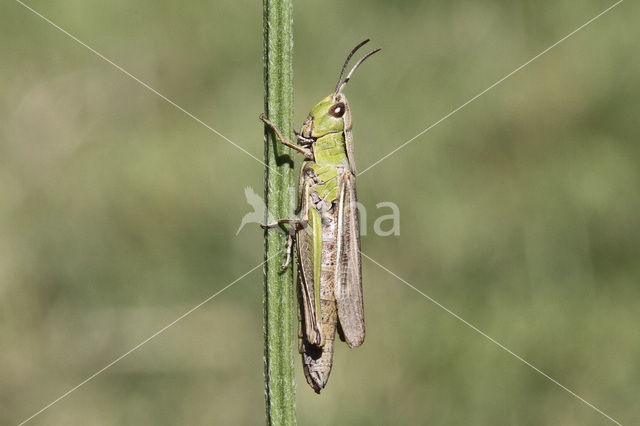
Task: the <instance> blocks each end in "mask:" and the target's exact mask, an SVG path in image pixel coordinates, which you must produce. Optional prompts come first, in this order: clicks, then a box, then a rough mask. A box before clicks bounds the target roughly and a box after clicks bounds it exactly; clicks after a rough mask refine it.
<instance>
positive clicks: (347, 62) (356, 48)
mask: <svg viewBox="0 0 640 426" xmlns="http://www.w3.org/2000/svg"><path fill="white" fill-rule="evenodd" d="M369 40H371V39H370V38H368V39H366V40H365V41H361V42H360V43H359V44H358V45H357V46H356V47H354V48H353V50H351V53H349V56H347V60H346V61H344V65H343V66H342V71H340V77H338V84H336V90H335V92H333V93H334V94H336V93H338V92H339V90H338V88H339V87H340V83H341V82H342V76H343V75H344V70H346V69H347V65H349V61H350V60H351V57H352V56H353V55H354V54H355V53H356V52H357V51H358V49H360V48H361V47H362V46H364V45H365V44H367V43H369Z"/></svg>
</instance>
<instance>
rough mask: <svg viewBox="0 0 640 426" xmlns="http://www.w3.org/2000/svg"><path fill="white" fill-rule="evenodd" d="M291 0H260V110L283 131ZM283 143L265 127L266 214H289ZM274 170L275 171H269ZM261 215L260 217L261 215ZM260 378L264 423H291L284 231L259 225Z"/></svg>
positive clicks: (288, 106)
mask: <svg viewBox="0 0 640 426" xmlns="http://www.w3.org/2000/svg"><path fill="white" fill-rule="evenodd" d="M292 23H293V20H292V6H291V0H263V26H264V85H265V97H264V104H265V114H266V116H267V117H268V118H269V119H270V120H271V121H272V122H273V123H274V124H275V125H276V126H277V127H278V128H279V129H280V130H281V131H282V133H283V134H284V135H286V136H289V137H291V136H292V133H293V132H292V130H293V29H292ZM290 154H291V153H290V150H289V148H286V147H285V146H284V145H282V144H281V143H280V141H278V140H277V139H276V137H275V135H274V133H273V131H271V130H269V129H267V128H266V127H265V138H264V158H265V163H266V164H267V165H268V166H269V167H266V168H265V201H266V204H267V210H268V212H269V216H270V217H271V218H274V219H281V218H288V217H290V216H291V214H292V210H293V209H292V206H293V205H294V199H295V195H294V194H295V193H294V189H293V171H292V166H293V162H292V160H291V155H290ZM274 170H276V171H277V173H276V172H275V171H274ZM266 219H267V218H265V220H266ZM264 238H265V259H266V260H267V262H266V264H265V281H264V324H265V325H264V378H265V403H266V420H267V424H269V425H293V424H295V422H296V418H295V377H294V368H293V346H294V332H293V331H294V309H295V306H296V305H295V303H294V287H293V267H291V266H290V267H289V268H287V269H286V270H284V271H283V270H282V269H281V267H280V265H281V264H282V263H283V261H284V257H285V256H286V243H287V237H286V235H284V234H283V233H282V232H279V230H278V229H275V228H272V229H267V230H266V231H265V237H264Z"/></svg>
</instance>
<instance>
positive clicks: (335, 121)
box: [302, 93, 349, 139]
mask: <svg viewBox="0 0 640 426" xmlns="http://www.w3.org/2000/svg"><path fill="white" fill-rule="evenodd" d="M348 111H349V102H348V101H347V97H346V96H344V95H343V94H342V93H337V94H334V93H332V94H331V95H329V96H327V97H326V98H324V99H323V100H321V101H320V102H318V103H317V104H316V106H314V107H313V108H312V109H311V112H310V113H309V116H308V117H307V119H306V120H305V122H304V124H303V125H302V136H304V137H307V138H312V139H316V138H320V137H322V136H324V135H326V134H329V133H339V132H342V131H344V116H345V114H346V113H347V112H348Z"/></svg>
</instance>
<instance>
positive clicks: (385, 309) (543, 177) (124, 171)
mask: <svg viewBox="0 0 640 426" xmlns="http://www.w3.org/2000/svg"><path fill="white" fill-rule="evenodd" d="M28 4H29V5H31V6H33V7H34V8H36V9H37V10H38V11H40V12H41V13H43V14H44V15H45V16H47V17H49V18H50V19H51V20H53V21H54V22H55V23H57V24H58V25H60V26H61V27H63V28H65V29H66V30H68V31H70V32H71V33H72V34H74V35H76V36H77V37H78V38H79V39H81V40H83V41H84V42H86V43H88V44H89V45H90V46H92V47H94V48H95V49H96V50H98V51H99V52H101V53H103V54H104V55H106V56H108V57H109V58H111V59H112V60H114V61H115V62H116V63H118V64H120V65H121V66H123V67H124V68H125V69H127V70H128V71H130V72H132V73H133V74H135V75H136V76H138V77H139V78H140V79H141V80H143V81H145V82H146V83H148V84H150V85H151V86H153V87H154V88H156V89H158V90H159V91H160V92H161V93H163V94H164V95H166V96H168V97H169V98H171V99H172V100H174V101H175V102H176V103H177V104H179V105H181V106H182V107H184V108H185V109H187V110H188V111H190V112H191V113H193V114H194V115H196V116H197V117H199V118H201V119H202V120H203V121H205V122H207V123H208V124H210V125H212V126H213V127H214V128H216V129H217V130H219V131H220V132H221V133H223V134H224V135H226V136H228V137H229V138H231V139H232V140H233V141H235V142H236V143H238V144H239V145H241V146H242V147H244V148H245V149H247V150H248V151H249V152H251V153H253V154H254V155H256V156H258V157H262V151H263V148H262V131H263V130H262V126H261V125H260V123H259V122H258V120H257V115H258V113H259V112H261V111H262V107H263V99H262V96H263V88H262V82H263V77H262V21H261V5H260V3H258V2H245V1H210V2H200V1H192V2H186V3H180V2H175V1H150V0H145V1H136V2H130V1H122V0H117V1H112V2H99V1H95V0H91V1H86V0H85V1H80V0H72V1H64V2H63V1H55V2H46V1H43V0H37V1H36V0H32V1H30V2H29V3H28ZM611 4H613V2H611V1H604V0H597V1H596V0H593V1H591V0H589V1H582V2H572V1H568V0H563V1H523V0H519V1H487V0H480V1H470V0H467V1H437V2H436V1H423V2H417V1H408V0H405V1H396V2H387V1H371V2H366V3H363V2H341V1H334V0H326V1H323V2H300V3H298V4H296V5H295V6H294V16H295V20H294V28H295V87H296V92H295V99H296V107H295V121H296V126H298V125H299V124H300V123H301V122H302V121H303V119H304V117H305V116H306V113H307V112H308V110H309V109H310V108H311V106H312V105H313V104H315V102H316V101H318V100H319V99H321V98H322V97H324V96H326V95H327V94H328V93H329V92H330V91H331V90H333V87H334V84H335V80H336V78H337V74H338V72H339V69H340V66H341V65H342V61H343V60H344V57H345V55H346V53H347V52H348V51H349V50H350V49H351V47H352V46H353V45H354V44H355V43H357V42H358V41H360V40H362V39H363V38H365V37H371V38H372V40H373V41H372V43H371V46H373V47H377V46H381V47H382V48H383V52H382V53H381V54H379V55H376V56H375V57H373V58H371V60H370V61H368V62H367V63H366V64H365V65H364V66H363V67H362V68H361V69H360V70H359V72H358V73H357V74H356V76H355V77H354V78H353V80H352V82H351V83H350V85H349V86H350V87H348V89H347V95H348V96H349V99H350V101H351V107H352V110H353V116H354V134H355V140H356V149H357V151H356V155H357V156H356V158H357V163H358V168H359V169H360V170H363V169H364V168H366V167H367V166H369V165H370V164H372V163H373V162H374V161H376V160H377V159H379V158H380V157H382V156H383V155H385V154H387V153H388V152H389V151H391V150H392V149H393V148H395V147H396V146H398V145H400V144H401V143H403V142H404V141H406V140H407V139H409V138H411V137H413V136H414V135H415V134H417V133H418V132H419V131H421V130H422V129H424V128H426V127H427V126H428V125H430V124H431V123H433V122H435V121H437V120H438V119H440V118H441V117H442V116H444V115H445V114H446V113H448V112H449V111H451V110H452V109H454V108H456V107H457V106H459V105H461V104H462V103H464V102H465V101H467V100H468V99H470V98H471V97H472V96H474V95H476V94H477V93H478V92H480V91H482V90H483V89H485V88H486V87H488V86H489V85H491V84H492V83H493V82H495V81H496V80H498V79H499V78H501V77H503V76H504V75H506V74H507V73H509V72H511V71H512V70H513V69H515V68H516V67H517V66H519V65H520V64H522V63H524V62H525V61H527V60H528V59H530V58H531V57H533V56H534V55H536V54H537V53H538V52H540V51H542V50H543V49H545V48H547V47H548V46H550V45H551V44H553V43H554V42H556V41H557V40H559V39H560V38H561V37H563V36H564V35H566V34H568V33H569V32H570V31H572V30H573V29H575V28H576V27H578V26H580V25H582V24H583V23H584V22H586V21H587V20H588V19H590V18H591V17H593V16H595V15H596V14H597V13H599V12H600V11H602V10H604V9H605V8H607V7H608V6H610V5H611ZM0 10H1V13H0V16H1V17H0V22H1V25H0V49H1V50H0V55H1V60H0V93H1V94H2V97H1V100H0V138H1V139H0V423H2V424H16V423H18V422H20V421H22V420H24V419H26V418H27V417H29V416H30V415H32V414H33V413H35V412H36V411H37V410H39V409H40V408H42V407H43V406H44V405H46V404H48V403H49V402H51V401H52V400H54V399H55V398H57V397H58V396H60V395H61V394H62V393H64V392H65V391H66V390H68V389H69V388H71V387H73V386H75V385H77V384H78V383H80V382H81V381H82V380H84V379H85V378H87V377H88V376H89V375H91V374H93V373H94V372H96V371H97V370H99V369H100V368H102V367H103V366H105V365H106V364H108V363H109V362H111V361H112V360H113V359H115V358H116V357H118V356H119V355H121V354H123V353H125V352H126V351H127V350H129V349H130V348H132V347H133V346H135V345H136V344H138V343H139V342H141V341H142V340H144V339H145V338H147V337H148V336H150V335H151V334H153V333H154V332H156V331H157V330H159V329H160V328H162V327H163V326H165V325H166V324H168V323H169V322H171V321H173V320H174V319H175V318H177V317H178V316H179V315H181V314H182V313H184V312H185V311H186V310H188V309H189V308H191V307H193V306H195V305H196V304H198V303H199V302H201V301H202V300H204V299H205V298H207V297H208V296H210V295H211V294H213V293H214V292H216V291H218V290H219V289H221V288H222V287H224V286H225V285H226V284H228V283H229V282H231V281H233V280H234V279H235V278H236V277H238V276H240V275H242V274H243V273H245V272H246V271H247V270H249V269H250V268H251V267H253V266H255V265H257V264H259V262H260V261H261V260H262V232H261V231H260V230H259V229H257V227H256V226H255V225H251V224H250V225H249V226H247V227H245V228H244V229H242V231H241V232H240V233H239V235H238V236H236V235H235V234H236V230H237V229H238V226H239V225H240V220H241V218H242V217H243V215H244V214H245V213H247V212H249V211H251V208H250V206H249V205H248V204H247V203H246V201H245V197H244V188H245V187H246V186H251V187H252V188H254V189H255V190H256V192H258V193H261V192H262V185H263V184H262V177H263V170H262V166H261V165H260V164H259V163H257V162H256V161H254V160H252V159H251V158H250V157H248V156H247V155H245V154H243V153H242V152H240V151H238V150H237V149H236V148H234V147H233V146H231V145H230V144H229V143H227V142H225V141H224V140H222V139H221V138H220V137H218V136H216V135H215V134H213V133H211V132H210V131H208V130H207V129H206V128H205V127H203V126H202V125H200V124H198V123H197V122H195V121H194V120H192V119H191V118H189V117H187V116H186V115H185V114H183V113H182V112H180V111H178V110H176V109H175V108H174V107H172V106H171V105H169V104H168V103H166V102H165V101H163V100H162V99H160V98H159V97H158V96H156V95H154V94H152V93H151V92H149V91H148V90H146V89H145V88H143V87H142V86H140V85H139V84H138V83H136V82H135V81H133V80H131V79H129V78H128V77H126V76H124V75H123V74H122V73H120V72H119V71H117V70H116V69H115V68H114V67H112V66H111V65H109V64H107V63H105V62H104V61H102V60H101V59H99V58H98V57H97V56H96V55H94V54H92V53H90V52H89V51H87V50H86V49H85V48H83V47H81V46H79V45H78V44H77V43H75V42H74V41H72V40H71V39H70V38H68V37H67V36H65V35H64V34H62V33H61V32H60V31H58V30H56V29H54V28H53V27H51V26H50V25H49V24H47V23H45V22H44V21H43V20H41V19H40V18H38V17H37V16H36V15H34V14H33V13H31V12H29V11H28V10H27V9H25V8H23V7H22V6H20V5H19V4H18V3H16V2H12V1H6V2H3V4H2V6H1V9H0ZM639 20H640V7H639V6H638V5H637V3H634V2H631V1H627V2H624V3H622V4H621V5H620V6H618V7H617V8H615V9H613V10H612V11H611V12H610V13H608V14H606V15H605V16H603V17H602V18H600V19H598V20H597V21H595V22H594V23H593V24H591V25H590V26H588V27H587V28H585V29H584V30H582V31H581V32H579V33H578V34H576V35H575V36H574V37H572V38H570V39H569V40H567V41H566V42H564V43H563V44H561V45H559V46H558V47H556V48H555V49H553V50H552V51H550V52H549V53H547V54H546V55H544V56H542V57H541V58H540V59H539V60H537V61H535V62H534V63H532V64H530V65H529V66H527V67H526V68H524V69H523V70H522V71H520V72H519V73H517V74H516V75H514V76H513V77H511V78H510V79H508V80H506V81H505V82H504V83H502V84H501V85H499V86H498V87H496V88H495V89H493V90H492V91H490V92H488V93H487V94H485V95H484V96H482V97H481V98H479V99H478V100H477V101H475V102H473V103H472V104H470V105H469V106H468V107H466V108H465V109H463V110H462V111H460V112H458V113H457V114H455V115H454V116H452V117H451V118H449V119H448V120H446V121H445V122H443V123H442V124H440V125H439V126H437V127H435V128H434V129H433V130H431V131H429V132H428V133H427V134H425V135H424V136H422V137H420V138H419V139H417V140H416V141H415V142H414V143H412V144H411V145H409V146H408V147H407V148H405V149H403V150H402V151H400V152H398V153H397V154H396V155H393V156H392V157H390V158H389V159H387V160H386V161H384V162H382V163H381V164H380V165H378V166H376V167H375V168H373V169H371V170H370V171H368V172H367V173H365V174H363V175H362V176H361V177H360V178H359V180H358V189H359V196H360V200H361V202H362V203H363V204H364V205H365V206H366V207H367V209H368V214H369V220H368V222H369V223H368V235H367V236H365V237H363V239H362V249H363V251H364V252H365V253H367V254H368V255H370V256H372V257H373V258H374V259H376V260H378V261H380V262H382V263H383V264H384V265H385V266H386V267H388V268H389V269H390V270H392V271H394V272H395V273H396V274H398V275H399V276H401V277H403V278H404V279H406V280H407V281H408V282H410V283H412V284H413V285H415V286H416V287H417V288H419V289H421V290H422V291H424V292H426V293H427V294H429V295H430V296H431V297H433V298H435V299H436V300H438V301H439V302H440V303H442V304H443V305H445V306H447V307H448V308H450V309H452V310H453V311H454V312H456V313H457V314H459V315H460V316H462V317H463V318H464V319H466V320H468V321H469V322H471V323H472V324H474V325H476V326H477V327H479V328H480V329H482V330H483V331H485V332H486V333H488V334H489V335H490V336H492V337H494V338H496V339H497V340H498V341H500V342H502V343H503V344H504V345H506V346H507V347H508V348H510V349H511V350H513V351H514V352H515V353H517V354H519V355H521V356H522V357H524V358H525V359H527V360H528V361H530V362H531V363H533V364H534V365H536V366H537V367H539V368H540V369H542V370H543V371H545V372H547V373H548V374H549V375H551V376H552V377H554V378H556V379H557V380H558V381H559V382H560V383H562V384H564V385H566V386H567V387H569V388H570V389H572V390H574V391H575V392H576V393H577V394H579V395H580V396H582V397H584V398H585V399H586V400H588V401H590V402H592V403H593V404H594V405H596V406H597V407H599V408H600V409H602V410H603V411H604V412H606V413H608V414H609V415H611V416H612V417H614V418H615V419H617V420H618V421H620V422H621V423H624V424H638V423H639V422H640V404H638V397H639V396H640V362H639V359H640V331H639V324H640V309H639V302H640V288H639V286H638V283H639V282H640V261H639V256H640V221H639V218H638V212H639V211H640V192H639V191H638V184H639V182H640V168H639V164H640V146H639V145H638V111H639V110H638V107H639V106H640V100H639V97H638V95H639V94H640V80H639V79H638V75H639V73H640V60H639V59H640V58H639V57H640V55H639V53H640V52H639V50H638V40H639V39H640V27H639V26H638V25H637V23H638V21H639ZM383 201H392V202H395V203H396V204H397V205H398V206H399V207H400V210H401V235H400V236H399V237H380V236H376V235H375V234H374V233H373V231H372V225H373V220H374V219H375V218H376V217H378V216H379V215H380V214H384V213H388V211H387V210H384V211H383V210H376V207H375V205H376V203H380V202H383ZM363 266H364V271H363V275H364V286H365V303H366V318H367V341H366V342H365V344H364V345H363V346H362V347H361V348H359V349H356V350H348V349H346V346H345V345H342V344H341V345H338V347H337V351H336V355H335V365H334V370H333V374H332V377H331V380H330V381H329V385H328V387H327V389H326V390H325V391H324V392H323V393H322V394H321V395H320V396H316V395H315V394H314V393H313V392H312V391H311V390H310V389H309V388H308V387H307V385H306V383H305V381H304V378H303V377H302V374H301V369H300V363H299V361H298V360H297V361H296V369H297V377H298V381H297V383H298V390H297V412H298V421H299V423H300V424H303V425H330V424H354V425H366V424H415V425H417V424H434V425H511V424H513V425H542V424H545V425H600V424H610V423H609V422H608V420H607V419H606V418H605V417H603V416H601V415H600V414H598V413H597V412H595V411H594V410H592V409H591V408H589V407H588V406H586V405H585V404H583V403H582V402H580V401H579V400H577V399H576V398H574V397H573V396H571V395H570V394H568V393H567V392H565V391H564V390H562V389H560V388H559V387H558V386H556V385H554V384H553V383H551V382H550V381H548V380H547V379H545V378H544V377H542V376H541V375H540V374H538V373H536V372H535V371H533V370H532V369H531V368H529V367H527V366H526V365H524V364H523V363H521V362H519V361H518V360H516V359H515V358H513V357H512V356H510V355H509V354H507V353H506V352H505V351H503V350H501V349H500V348H499V347H497V346H496V345H494V344H493V343H491V342H490V341H488V340H487V339H485V338H484V337H482V336H480V335H479V334H477V333H476V332H474V331H473V330H471V329H470V328H468V327H466V326H465V325H464V324H462V323H461V322H460V321H458V320H457V319H455V318H454V317H452V316H451V315H449V314H448V313H446V312H444V311H443V310H442V309H440V308H438V307H437V306H435V305H434V304H433V303H431V302H429V301H428V300H427V299H425V298H423V297H422V296H420V295H419V294H417V293H416V292H414V291H413V290H411V289H409V288H408V287H406V286H405V285H403V284H402V283H401V282H399V281H398V280H397V279H395V278H393V277H392V276H391V275H389V274H387V273H386V272H384V271H383V270H381V269H380V268H378V267H377V266H375V265H374V264H372V263H371V262H368V261H364V265H363ZM262 356H263V350H262V277H261V273H260V270H258V271H256V272H254V273H252V274H251V275H250V276H248V277H247V278H245V279H243V280H242V281H240V282H239V283H238V284H236V285H235V286H233V287H231V288H230V289H228V290H227V291H225V292H224V293H222V294H221V295H220V296H218V297H217V298H215V299H214V300H212V301H211V302H209V303H208V304H206V305H204V306H203V307H201V308H200V309H199V310H197V311H196V312H194V313H193V314H192V315H190V316H188V317H187V318H185V319H184V320H182V321H181V322H179V323H177V324H176V325H175V326H173V327H172V328H170V329H169V330H167V331H166V332H164V333H162V334H161V335H159V336H158V337H157V338H155V339H154V340H152V341H151V342H149V343H148V344H146V345H144V346H143V347H141V348H140V349H138V350H137V351H135V352H134V353H132V354H131V355H129V356H128V357H126V358H125V359H123V360H122V361H121V362H119V363H118V364H116V365H114V366H113V367H112V368H110V369H108V370H106V371H105V372H103V373H102V374H100V375H99V376H97V377H96V378H95V379H94V380H92V381H90V382H89V383H87V384H86V385H84V386H83V387H81V388H80V389H78V390H77V391H76V392H74V393H72V394H71V395H69V396H68V397H66V398H65V399H63V400H62V401H60V402H59V403H57V404H55V405H54V406H53V407H51V408H50V409H48V410H47V411H45V412H44V413H42V414H41V415H40V416H38V417H37V418H35V419H34V420H33V421H32V422H31V423H32V424H41V425H50V424H52V425H87V424H90V425H115V424H136V425H146V424H149V425H152V424H153V425H178V424H193V425H201V424H202V425H204V424H260V423H262V422H263V415H264V408H263V386H264V385H263V378H262V372H263V367H262Z"/></svg>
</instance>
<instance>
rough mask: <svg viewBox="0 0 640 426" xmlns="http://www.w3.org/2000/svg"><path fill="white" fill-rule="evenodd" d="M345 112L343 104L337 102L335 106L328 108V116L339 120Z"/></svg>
mask: <svg viewBox="0 0 640 426" xmlns="http://www.w3.org/2000/svg"><path fill="white" fill-rule="evenodd" d="M345 111H346V107H345V106H344V103H343V102H338V103H337V104H335V105H333V106H332V107H331V108H329V115H330V116H332V117H335V118H340V117H342V116H343V115H344V112H345Z"/></svg>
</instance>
